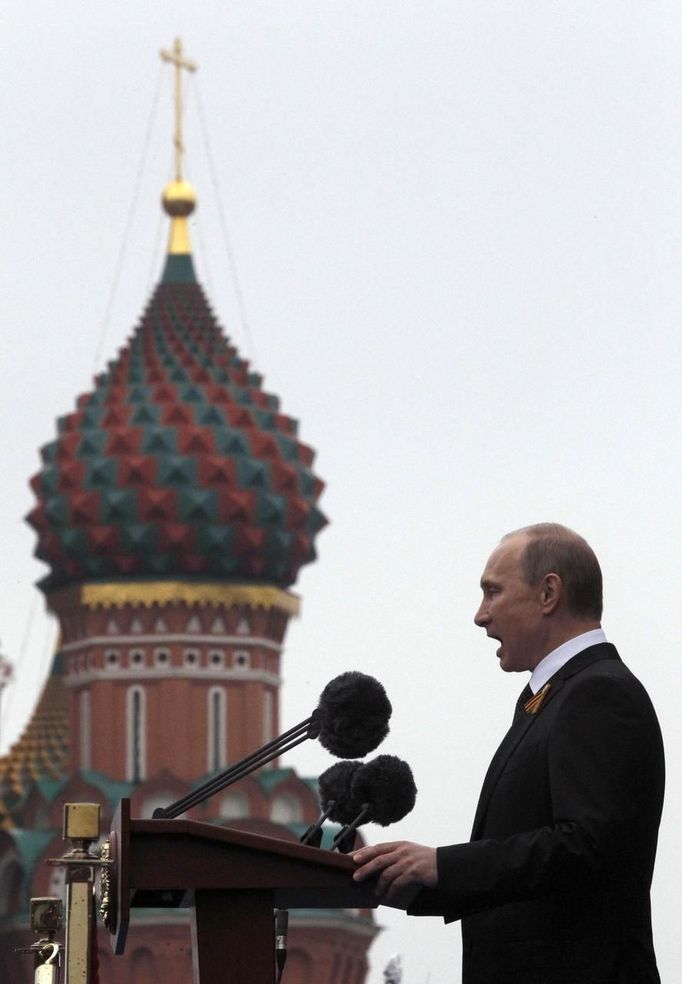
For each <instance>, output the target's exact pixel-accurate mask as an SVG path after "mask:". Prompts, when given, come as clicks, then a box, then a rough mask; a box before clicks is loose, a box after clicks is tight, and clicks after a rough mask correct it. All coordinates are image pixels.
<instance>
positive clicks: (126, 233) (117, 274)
mask: <svg viewBox="0 0 682 984" xmlns="http://www.w3.org/2000/svg"><path fill="white" fill-rule="evenodd" d="M162 76H163V65H160V66H159V73H158V78H157V82H156V91H155V93H154V99H153V102H152V108H151V112H150V114H149V120H148V122H147V129H146V132H145V135H144V141H143V144H142V153H141V155H140V163H139V165H138V168H137V174H136V176H135V182H134V186H133V197H132V200H131V202H130V206H129V208H128V214H127V216H126V221H125V226H124V229H123V238H122V239H121V245H120V246H119V250H118V256H117V257H116V262H115V264H114V277H113V281H112V284H111V290H110V291H109V297H108V299H107V304H106V308H105V310H104V317H103V319H102V325H101V327H100V331H99V338H98V340H97V346H96V348H95V358H94V360H93V366H92V371H93V373H94V372H96V371H97V367H98V365H99V361H100V358H101V355H102V349H103V347H104V340H105V338H106V335H107V331H108V330H109V323H110V321H111V312H112V310H113V305H114V297H115V296H116V292H117V290H118V285H119V281H120V279H121V272H122V270H123V261H124V259H125V255H126V251H127V246H128V241H129V239H130V230H131V227H132V224H133V219H134V217H135V212H136V211H137V202H138V199H139V197H140V188H141V186H142V174H143V172H144V166H145V164H146V162H147V154H148V151H149V144H150V141H151V135H152V130H153V126H154V120H155V119H156V111H157V108H158V105H159V95H160V93H161V79H162Z"/></svg>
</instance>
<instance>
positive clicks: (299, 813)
mask: <svg viewBox="0 0 682 984" xmlns="http://www.w3.org/2000/svg"><path fill="white" fill-rule="evenodd" d="M270 819H271V820H272V821H273V823H281V824H288V823H301V822H302V821H303V804H302V803H301V801H300V800H299V798H298V797H297V796H294V795H293V794H292V793H281V794H280V795H279V796H275V798H274V799H273V801H272V805H271V807H270Z"/></svg>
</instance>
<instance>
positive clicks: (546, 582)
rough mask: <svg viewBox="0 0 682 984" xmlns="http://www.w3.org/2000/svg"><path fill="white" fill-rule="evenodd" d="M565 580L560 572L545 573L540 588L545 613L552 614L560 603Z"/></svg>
mask: <svg viewBox="0 0 682 984" xmlns="http://www.w3.org/2000/svg"><path fill="white" fill-rule="evenodd" d="M563 590H564V582H563V581H562V580H561V578H560V577H559V575H558V574H545V576H544V577H543V579H542V585H541V589H540V600H541V602H542V613H543V615H550V614H551V613H552V612H553V611H554V609H555V608H556V607H557V605H558V604H559V599H560V598H561V595H562V594H563Z"/></svg>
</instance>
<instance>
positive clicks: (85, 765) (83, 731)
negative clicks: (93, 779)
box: [78, 690, 92, 772]
mask: <svg viewBox="0 0 682 984" xmlns="http://www.w3.org/2000/svg"><path fill="white" fill-rule="evenodd" d="M78 711H79V718H80V721H79V724H80V766H81V769H82V770H83V772H89V771H90V769H91V768H92V756H91V754H90V753H91V748H92V704H91V702H90V691H89V690H81V693H80V698H79V702H78Z"/></svg>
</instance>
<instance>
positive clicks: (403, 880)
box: [353, 841, 438, 899]
mask: <svg viewBox="0 0 682 984" xmlns="http://www.w3.org/2000/svg"><path fill="white" fill-rule="evenodd" d="M353 861H355V863H356V864H358V865H360V867H359V868H358V869H357V871H355V872H354V873H353V878H354V880H355V881H363V879H365V878H369V877H370V875H379V880H378V882H377V886H376V890H375V891H376V894H377V895H380V896H382V897H383V896H385V897H386V898H387V899H394V898H395V897H396V896H397V895H398V894H401V895H402V894H403V893H404V892H405V890H407V889H410V888H411V889H415V887H416V888H421V887H422V886H425V887H426V888H435V887H436V885H437V884H438V869H437V867H436V848H435V847H425V846H424V845H423V844H412V843H411V842H410V841H392V842H391V843H388V844H374V845H371V846H369V847H363V848H361V849H360V850H359V851H356V852H355V853H354V854H353ZM410 895H411V897H412V898H413V897H414V895H416V892H415V891H413V892H411V893H410Z"/></svg>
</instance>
